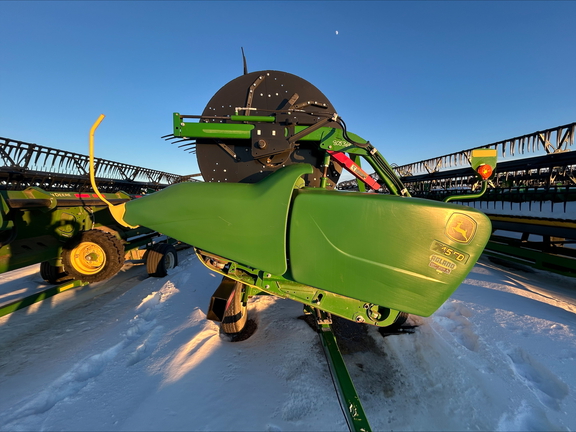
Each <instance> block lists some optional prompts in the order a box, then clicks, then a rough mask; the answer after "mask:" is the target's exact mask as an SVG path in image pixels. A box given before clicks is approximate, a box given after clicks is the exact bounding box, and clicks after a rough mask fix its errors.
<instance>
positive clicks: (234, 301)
mask: <svg viewBox="0 0 576 432" xmlns="http://www.w3.org/2000/svg"><path fill="white" fill-rule="evenodd" d="M244 290H245V285H244V284H243V283H241V282H238V281H236V286H235V287H234V291H232V294H230V298H229V299H228V302H227V303H226V309H224V316H223V317H222V324H221V325H220V329H221V330H222V333H225V334H228V335H235V334H238V333H240V332H241V331H242V330H243V329H244V326H245V325H246V321H247V320H248V308H247V307H246V305H245V304H242V294H243V293H244Z"/></svg>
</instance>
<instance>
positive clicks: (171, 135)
mask: <svg viewBox="0 0 576 432" xmlns="http://www.w3.org/2000/svg"><path fill="white" fill-rule="evenodd" d="M173 136H174V134H168V135H164V136H161V137H160V138H163V139H166V138H168V137H173Z"/></svg>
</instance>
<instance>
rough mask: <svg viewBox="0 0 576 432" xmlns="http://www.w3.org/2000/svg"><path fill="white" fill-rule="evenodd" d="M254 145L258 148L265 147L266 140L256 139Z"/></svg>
mask: <svg viewBox="0 0 576 432" xmlns="http://www.w3.org/2000/svg"><path fill="white" fill-rule="evenodd" d="M256 147H258V148H259V149H264V148H266V141H265V140H263V139H261V140H258V142H257V143H256Z"/></svg>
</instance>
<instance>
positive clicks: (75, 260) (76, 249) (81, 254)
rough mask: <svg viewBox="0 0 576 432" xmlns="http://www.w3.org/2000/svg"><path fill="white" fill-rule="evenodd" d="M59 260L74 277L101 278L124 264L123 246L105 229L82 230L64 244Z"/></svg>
mask: <svg viewBox="0 0 576 432" xmlns="http://www.w3.org/2000/svg"><path fill="white" fill-rule="evenodd" d="M62 264H63V266H64V271H65V272H67V273H68V274H69V275H70V276H72V277H73V278H74V279H77V280H80V281H83V282H100V281H103V280H105V279H108V278H111V277H112V276H114V275H116V274H117V273H118V272H119V271H120V269H121V268H122V266H123V265H124V246H123V245H122V242H121V241H120V240H119V239H117V238H116V237H114V236H113V235H112V234H109V233H107V232H104V231H100V230H90V231H84V232H82V233H80V235H78V236H77V237H76V238H74V239H73V240H72V241H71V242H70V243H68V244H67V245H66V247H65V248H64V250H63V252H62Z"/></svg>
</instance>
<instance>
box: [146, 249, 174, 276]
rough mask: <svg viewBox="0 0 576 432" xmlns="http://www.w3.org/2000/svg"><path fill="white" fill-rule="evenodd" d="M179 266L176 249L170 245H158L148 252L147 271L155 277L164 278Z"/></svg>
mask: <svg viewBox="0 0 576 432" xmlns="http://www.w3.org/2000/svg"><path fill="white" fill-rule="evenodd" d="M177 265H178V254H177V253H176V248H175V247H174V246H172V245H171V244H168V243H156V244H155V245H154V246H152V248H151V249H150V250H149V251H148V254H147V257H146V271H148V274H149V275H150V276H153V277H164V276H166V275H167V274H168V270H170V269H173V268H174V267H176V266H177Z"/></svg>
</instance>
